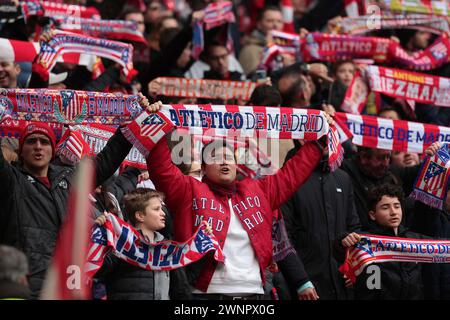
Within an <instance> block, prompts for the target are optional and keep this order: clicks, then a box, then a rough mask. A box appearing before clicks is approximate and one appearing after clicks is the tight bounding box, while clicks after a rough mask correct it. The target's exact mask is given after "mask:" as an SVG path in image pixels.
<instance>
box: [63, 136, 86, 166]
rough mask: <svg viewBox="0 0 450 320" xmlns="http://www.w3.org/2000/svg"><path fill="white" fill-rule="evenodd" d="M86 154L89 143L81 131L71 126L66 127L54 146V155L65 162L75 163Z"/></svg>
mask: <svg viewBox="0 0 450 320" xmlns="http://www.w3.org/2000/svg"><path fill="white" fill-rule="evenodd" d="M88 154H89V145H88V144H87V143H86V141H85V140H84V138H83V135H82V134H81V132H80V131H79V130H76V129H73V128H68V129H67V130H66V131H65V132H64V135H63V136H62V138H61V140H60V141H59V143H58V145H57V146H56V155H57V156H59V157H60V159H62V160H63V162H65V163H67V164H71V165H76V164H78V163H79V162H80V161H81V159H83V158H84V157H85V156H87V155H88Z"/></svg>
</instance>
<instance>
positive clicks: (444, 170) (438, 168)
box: [410, 143, 450, 210]
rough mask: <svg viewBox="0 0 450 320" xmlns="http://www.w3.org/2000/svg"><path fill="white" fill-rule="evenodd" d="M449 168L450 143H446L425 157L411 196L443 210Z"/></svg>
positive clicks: (449, 173)
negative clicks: (432, 154)
mask: <svg viewBox="0 0 450 320" xmlns="http://www.w3.org/2000/svg"><path fill="white" fill-rule="evenodd" d="M449 169H450V154H449V145H448V143H446V144H444V145H443V146H442V147H441V148H440V149H439V150H438V151H437V152H436V154H435V155H434V156H432V157H430V156H427V157H426V158H425V161H424V162H423V163H422V166H421V168H420V171H419V174H418V175H417V178H416V182H415V183H414V190H413V192H412V193H411V195H410V197H411V198H413V199H415V200H418V201H420V202H423V203H425V204H426V205H428V206H430V207H433V208H436V209H439V210H443V208H444V202H445V198H446V197H447V191H448V178H449V175H450V170H449Z"/></svg>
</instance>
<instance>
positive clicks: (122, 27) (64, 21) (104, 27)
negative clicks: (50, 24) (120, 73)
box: [56, 17, 147, 44]
mask: <svg viewBox="0 0 450 320" xmlns="http://www.w3.org/2000/svg"><path fill="white" fill-rule="evenodd" d="M56 21H57V23H58V29H60V30H64V31H68V32H74V33H80V34H85V35H88V36H91V37H96V38H105V39H112V40H127V41H133V42H137V43H142V44H147V40H145V38H144V35H143V34H142V33H141V32H139V30H138V26H137V23H136V22H135V21H125V20H97V19H84V18H75V17H65V18H60V19H57V20H56Z"/></svg>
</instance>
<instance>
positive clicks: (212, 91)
mask: <svg viewBox="0 0 450 320" xmlns="http://www.w3.org/2000/svg"><path fill="white" fill-rule="evenodd" d="M156 80H157V81H159V82H160V83H161V87H160V90H159V92H158V95H163V96H168V97H186V98H205V99H222V100H229V99H241V100H244V101H248V100H250V97H251V95H252V93H253V90H254V89H255V87H256V86H257V83H256V82H244V81H227V80H209V79H186V78H173V77H160V78H157V79H156Z"/></svg>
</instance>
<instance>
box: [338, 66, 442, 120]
mask: <svg viewBox="0 0 450 320" xmlns="http://www.w3.org/2000/svg"><path fill="white" fill-rule="evenodd" d="M370 91H373V92H378V93H382V94H384V95H387V96H390V97H394V98H399V99H402V100H408V101H415V102H419V103H425V104H429V105H436V106H443V107H450V78H444V77H436V76H432V75H428V74H423V73H416V72H410V71H405V70H399V69H392V68H385V67H378V66H367V67H365V69H364V71H363V73H362V74H361V73H360V72H357V73H356V74H355V77H354V79H353V81H352V83H351V84H350V86H349V88H348V89H347V92H346V95H345V98H344V102H343V104H342V107H341V108H342V110H344V111H346V112H349V113H354V114H359V113H361V112H362V110H363V108H364V106H365V102H366V100H367V97H368V95H369V93H370Z"/></svg>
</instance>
